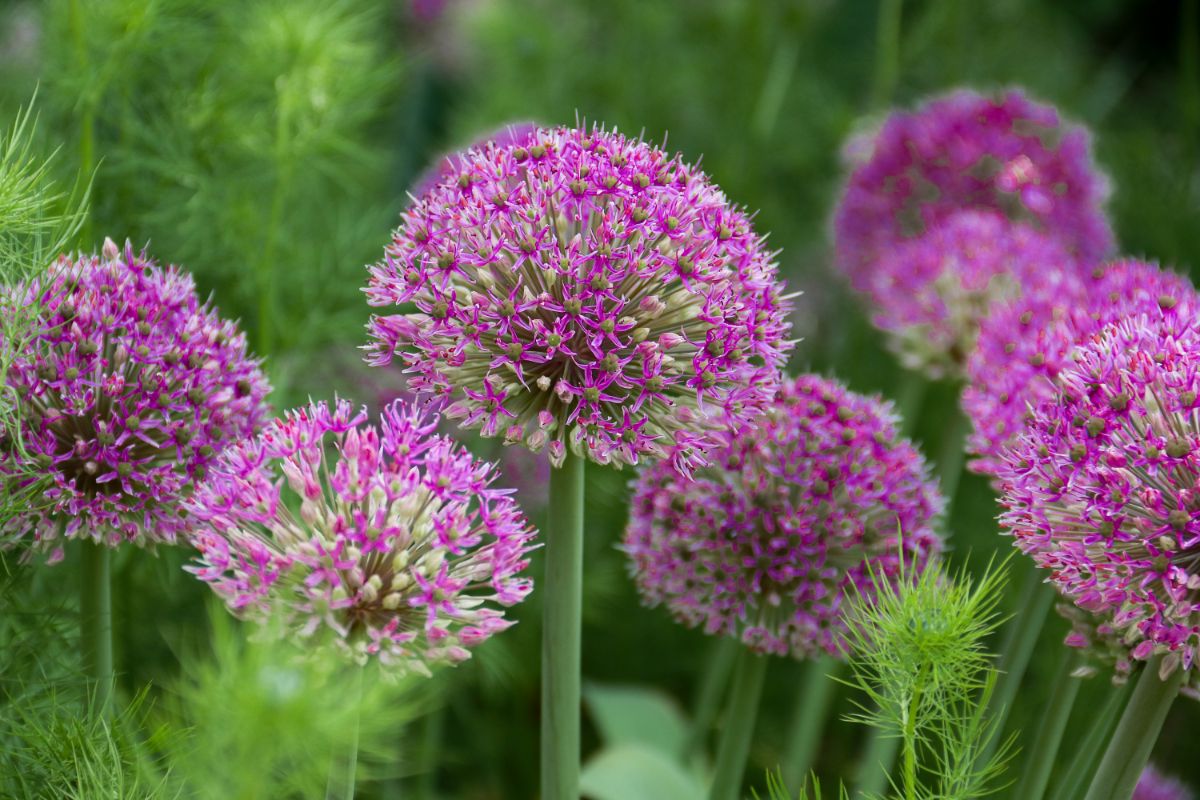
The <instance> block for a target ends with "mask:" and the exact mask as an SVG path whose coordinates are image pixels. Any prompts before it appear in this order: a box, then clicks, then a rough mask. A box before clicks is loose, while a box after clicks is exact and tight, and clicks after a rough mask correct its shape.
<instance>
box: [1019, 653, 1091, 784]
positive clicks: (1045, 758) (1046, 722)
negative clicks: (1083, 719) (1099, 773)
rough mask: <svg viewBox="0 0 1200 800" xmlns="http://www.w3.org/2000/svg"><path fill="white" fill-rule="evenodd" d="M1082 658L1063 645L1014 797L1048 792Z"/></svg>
mask: <svg viewBox="0 0 1200 800" xmlns="http://www.w3.org/2000/svg"><path fill="white" fill-rule="evenodd" d="M1079 661H1080V656H1079V653H1078V651H1076V650H1074V649H1073V648H1070V647H1064V648H1062V654H1061V655H1060V656H1059V660H1058V669H1057V671H1056V672H1055V675H1054V683H1053V685H1052V686H1051V687H1050V699H1049V700H1048V701H1047V705H1046V706H1045V709H1046V711H1045V714H1044V716H1042V725H1041V729H1040V730H1039V731H1038V735H1037V738H1036V739H1034V741H1033V747H1032V748H1030V750H1029V762H1028V763H1027V764H1026V765H1025V772H1024V774H1023V775H1022V776H1021V781H1020V783H1018V784H1017V791H1016V794H1015V795H1014V797H1020V798H1021V799H1022V800H1042V796H1043V795H1044V794H1045V793H1046V786H1047V785H1048V784H1049V783H1050V773H1051V771H1052V770H1053V769H1054V763H1055V760H1056V759H1057V757H1058V748H1059V746H1060V745H1061V744H1062V737H1063V732H1064V731H1065V730H1066V729H1067V720H1068V719H1069V718H1070V716H1071V709H1072V708H1074V707H1075V696H1076V695H1077V694H1078V693H1079V684H1080V679H1079V678H1076V677H1074V676H1073V675H1072V674H1071V673H1073V672H1074V671H1075V668H1076V667H1077V666H1079Z"/></svg>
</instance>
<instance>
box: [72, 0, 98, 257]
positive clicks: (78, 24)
mask: <svg viewBox="0 0 1200 800" xmlns="http://www.w3.org/2000/svg"><path fill="white" fill-rule="evenodd" d="M67 19H68V23H67V24H68V27H69V28H70V31H71V42H72V45H73V46H74V48H75V68H76V69H77V70H78V74H79V75H87V74H88V73H89V66H88V63H87V62H88V58H87V32H86V30H85V28H86V25H85V24H84V21H83V8H82V0H71V2H70V5H69V6H68V8H67ZM80 104H81V109H80V113H79V174H80V175H82V176H83V177H84V179H85V180H88V181H91V180H93V179H94V176H93V173H94V172H95V169H96V100H95V98H94V97H93V96H92V92H90V91H88V92H85V93H84V96H83V97H82V98H81V99H80ZM91 238H92V218H91V214H84V218H83V221H82V222H81V224H80V226H79V246H80V247H81V248H86V247H88V246H89V245H90V242H91Z"/></svg>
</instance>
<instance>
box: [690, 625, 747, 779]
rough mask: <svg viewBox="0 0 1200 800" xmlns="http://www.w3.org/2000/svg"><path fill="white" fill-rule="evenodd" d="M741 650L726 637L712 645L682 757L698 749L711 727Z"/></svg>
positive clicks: (733, 640) (738, 645)
mask: <svg viewBox="0 0 1200 800" xmlns="http://www.w3.org/2000/svg"><path fill="white" fill-rule="evenodd" d="M741 648H742V644H741V643H740V642H738V641H737V640H736V639H733V638H730V637H728V636H720V637H718V638H717V639H716V641H714V642H713V644H712V649H711V650H710V651H709V654H708V658H707V660H706V662H705V665H704V674H703V675H702V676H701V678H700V688H699V690H698V691H697V692H696V703H695V709H696V710H695V713H694V714H693V716H692V729H691V731H690V733H689V735H688V741H687V745H686V747H684V756H685V757H686V756H690V755H692V754H693V753H695V752H696V751H697V750H698V749H699V748H700V746H701V745H702V744H703V742H704V737H705V736H706V735H707V734H708V730H709V728H710V727H712V723H713V719H714V718H715V717H716V716H717V709H718V708H719V707H720V705H721V697H722V696H723V694H724V691H725V689H726V688H727V687H728V686H729V673H730V672H731V671H732V670H733V661H734V659H735V658H736V657H737V654H738V650H740V649H741Z"/></svg>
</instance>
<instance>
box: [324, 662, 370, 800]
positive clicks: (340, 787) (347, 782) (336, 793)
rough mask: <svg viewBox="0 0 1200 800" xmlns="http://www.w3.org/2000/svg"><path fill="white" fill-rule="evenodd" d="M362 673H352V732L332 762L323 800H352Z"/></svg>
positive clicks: (356, 767)
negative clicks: (341, 750)
mask: <svg viewBox="0 0 1200 800" xmlns="http://www.w3.org/2000/svg"><path fill="white" fill-rule="evenodd" d="M363 672H365V670H364V669H363V668H362V667H359V668H358V669H356V670H355V671H354V678H353V681H354V685H353V687H352V688H351V690H350V702H352V703H353V704H354V720H353V726H354V732H353V734H352V735H351V737H350V742H349V744H348V745H347V746H346V750H345V751H344V752H343V753H342V754H341V755H339V756H336V757H335V758H334V760H333V768H332V769H331V770H330V773H329V783H328V784H327V785H326V787H325V800H354V785H355V782H356V779H357V777H358V728H359V719H358V715H359V710H360V707H361V706H362V696H363Z"/></svg>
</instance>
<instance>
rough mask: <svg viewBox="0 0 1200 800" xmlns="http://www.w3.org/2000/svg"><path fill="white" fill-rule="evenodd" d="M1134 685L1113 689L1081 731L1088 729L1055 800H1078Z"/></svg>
mask: <svg viewBox="0 0 1200 800" xmlns="http://www.w3.org/2000/svg"><path fill="white" fill-rule="evenodd" d="M1132 688H1133V685H1132V684H1131V683H1129V682H1126V683H1124V684H1123V685H1121V686H1119V687H1115V688H1113V690H1112V691H1111V692H1109V695H1108V699H1107V700H1106V701H1105V702H1104V705H1103V706H1102V707H1101V709H1100V711H1099V713H1097V714H1096V715H1095V716H1093V717H1092V719H1091V720H1089V724H1087V725H1085V726H1083V728H1082V730H1086V731H1087V735H1086V736H1085V737H1084V738H1083V741H1082V742H1081V743H1080V744H1079V748H1078V749H1077V750H1076V751H1075V752H1074V753H1072V754H1071V757H1070V758H1069V759H1068V760H1067V763H1069V764H1070V765H1071V768H1070V770H1068V772H1067V774H1066V775H1064V776H1063V777H1062V779H1061V780H1059V782H1058V783H1057V784H1056V785H1055V791H1054V794H1053V798H1054V800H1075V798H1077V797H1079V796H1080V795H1082V794H1083V789H1084V782H1085V781H1086V780H1087V776H1088V775H1091V774H1092V773H1093V772H1095V770H1096V764H1097V763H1099V761H1100V751H1101V749H1102V748H1103V747H1104V743H1105V742H1107V741H1108V737H1109V736H1110V735H1111V734H1112V730H1113V728H1114V727H1116V724H1117V718H1118V717H1119V716H1120V714H1121V708H1122V706H1123V705H1124V704H1125V701H1126V700H1127V699H1128V698H1129V692H1130V690H1131V689H1132Z"/></svg>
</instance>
